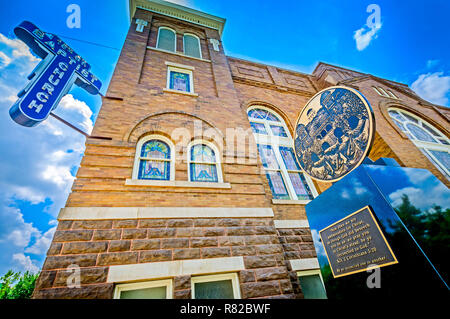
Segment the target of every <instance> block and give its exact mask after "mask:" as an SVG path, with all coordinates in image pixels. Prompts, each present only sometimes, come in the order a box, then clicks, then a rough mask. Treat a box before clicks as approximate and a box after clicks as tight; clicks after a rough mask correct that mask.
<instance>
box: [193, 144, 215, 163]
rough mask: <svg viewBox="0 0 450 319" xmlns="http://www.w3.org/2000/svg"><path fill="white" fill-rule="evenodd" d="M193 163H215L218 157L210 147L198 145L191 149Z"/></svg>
mask: <svg viewBox="0 0 450 319" xmlns="http://www.w3.org/2000/svg"><path fill="white" fill-rule="evenodd" d="M191 161H193V162H208V163H215V162H216V155H215V153H214V151H213V150H212V149H211V148H210V147H209V146H207V145H204V144H197V145H194V146H192V148H191Z"/></svg>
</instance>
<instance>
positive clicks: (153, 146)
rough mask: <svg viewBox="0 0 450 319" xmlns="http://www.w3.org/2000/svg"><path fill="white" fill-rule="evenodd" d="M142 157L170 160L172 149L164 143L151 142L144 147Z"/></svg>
mask: <svg viewBox="0 0 450 319" xmlns="http://www.w3.org/2000/svg"><path fill="white" fill-rule="evenodd" d="M141 157H148V158H152V159H156V158H160V159H170V149H169V146H168V145H167V144H166V143H164V142H162V141H159V140H151V141H148V142H146V143H145V144H144V145H142V149H141Z"/></svg>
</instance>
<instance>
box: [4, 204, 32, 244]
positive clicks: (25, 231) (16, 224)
mask: <svg viewBox="0 0 450 319" xmlns="http://www.w3.org/2000/svg"><path fill="white" fill-rule="evenodd" d="M5 211H6V213H7V214H2V216H1V217H2V219H3V218H5V217H8V218H9V221H8V222H9V224H10V225H11V226H12V227H8V229H9V232H8V230H6V233H5V232H4V234H5V235H4V236H3V237H0V243H7V244H13V245H14V246H17V247H21V248H25V247H26V246H28V244H29V242H30V240H31V239H32V238H33V237H35V236H39V234H40V232H39V230H38V229H37V228H35V227H34V226H33V224H31V223H27V222H25V220H24V219H23V215H22V213H21V212H20V210H19V209H14V208H10V209H8V210H5ZM4 231H5V230H4Z"/></svg>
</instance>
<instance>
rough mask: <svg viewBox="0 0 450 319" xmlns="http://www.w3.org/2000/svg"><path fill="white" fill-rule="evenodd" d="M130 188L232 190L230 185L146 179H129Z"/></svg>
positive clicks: (127, 182)
mask: <svg viewBox="0 0 450 319" xmlns="http://www.w3.org/2000/svg"><path fill="white" fill-rule="evenodd" d="M125 185H128V186H150V187H191V188H231V185H230V183H208V182H189V181H153V180H144V179H127V180H126V181H125Z"/></svg>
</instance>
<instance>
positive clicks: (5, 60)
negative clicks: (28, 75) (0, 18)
mask: <svg viewBox="0 0 450 319" xmlns="http://www.w3.org/2000/svg"><path fill="white" fill-rule="evenodd" d="M0 34H1V33H0ZM0 62H1V63H0V68H5V67H7V66H8V65H10V64H11V62H12V59H11V58H10V57H9V56H7V55H6V54H5V53H3V52H1V51H0Z"/></svg>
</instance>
